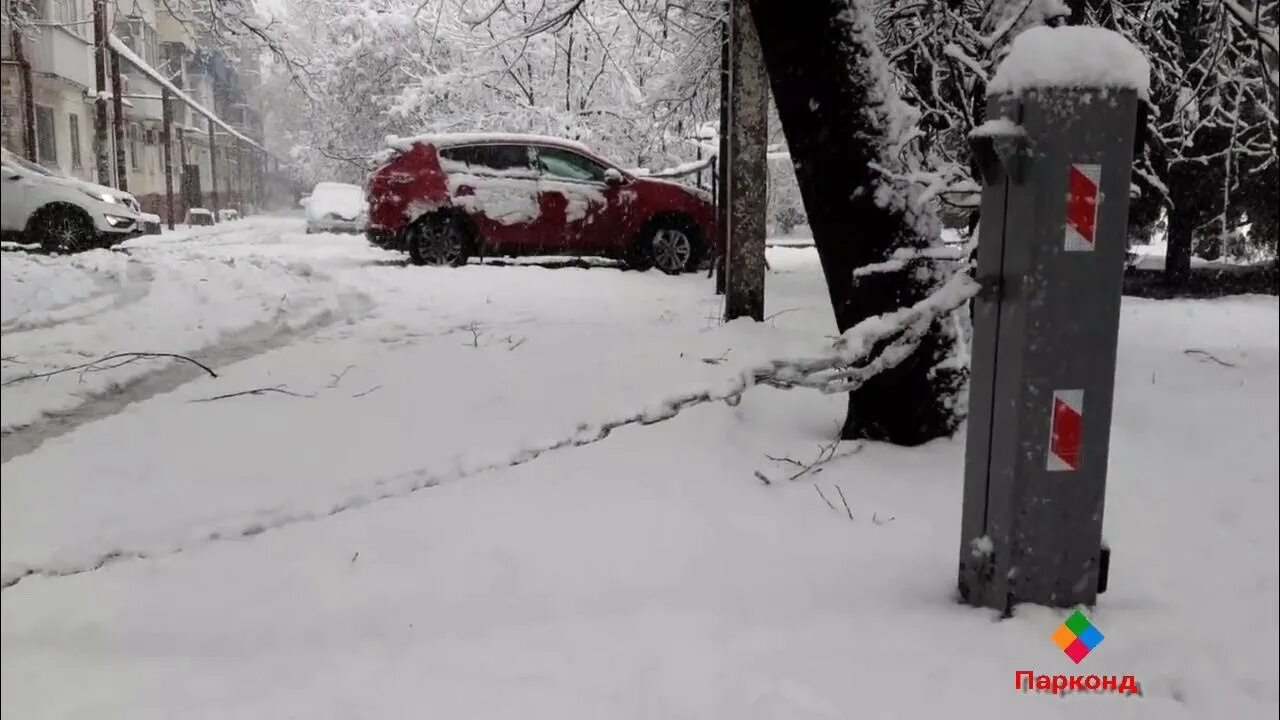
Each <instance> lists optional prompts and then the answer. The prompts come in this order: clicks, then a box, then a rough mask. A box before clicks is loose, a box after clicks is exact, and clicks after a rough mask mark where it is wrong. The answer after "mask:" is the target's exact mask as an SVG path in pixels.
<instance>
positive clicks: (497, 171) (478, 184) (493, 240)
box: [439, 144, 547, 254]
mask: <svg viewBox="0 0 1280 720" xmlns="http://www.w3.org/2000/svg"><path fill="white" fill-rule="evenodd" d="M439 153H440V168H441V169H442V170H444V172H445V175H446V176H447V177H448V186H449V196H450V197H451V198H452V201H453V204H454V206H456V207H459V208H462V209H463V210H464V211H465V212H466V213H467V214H468V215H469V216H470V217H471V219H472V220H473V221H474V222H475V226H476V230H477V231H478V233H479V234H480V237H481V239H482V240H483V242H484V245H485V247H486V249H487V250H488V251H490V252H498V253H513V254H525V253H529V252H535V251H536V250H537V249H538V248H539V247H541V246H542V245H543V244H544V243H545V242H546V240H547V232H546V222H547V221H546V219H545V218H544V217H543V208H542V207H541V203H540V198H539V197H538V173H537V172H536V171H535V170H534V168H533V159H532V156H531V154H530V151H529V148H528V147H527V146H524V145H515V144H480V145H466V146H458V147H444V148H440V151H439Z"/></svg>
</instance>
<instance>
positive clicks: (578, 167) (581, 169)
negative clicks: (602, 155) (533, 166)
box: [538, 147, 605, 182]
mask: <svg viewBox="0 0 1280 720" xmlns="http://www.w3.org/2000/svg"><path fill="white" fill-rule="evenodd" d="M538 170H539V171H541V172H542V174H543V175H548V176H550V177H554V178H558V179H561V180H577V181H579V182H584V181H585V182H604V172H605V167H604V166H603V165H601V164H600V163H598V162H596V161H594V160H591V159H589V158H585V157H583V156H581V155H579V154H578V153H575V152H571V151H569V150H562V149H560V148H549V147H540V148H538Z"/></svg>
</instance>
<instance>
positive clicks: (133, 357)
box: [0, 352, 218, 387]
mask: <svg viewBox="0 0 1280 720" xmlns="http://www.w3.org/2000/svg"><path fill="white" fill-rule="evenodd" d="M157 358H168V359H171V360H182V361H184V362H188V363H191V364H192V365H195V366H196V367H198V368H200V369H201V370H203V371H205V372H207V373H209V377H215V378H216V377H218V373H216V372H214V371H213V369H212V368H210V367H209V366H208V365H205V364H204V363H202V362H200V361H199V360H195V359H193V358H189V357H187V356H186V355H179V354H177V353H156V352H125V353H112V354H110V355H106V356H103V357H100V358H98V359H97V360H91V361H89V362H87V363H81V364H79V365H70V366H68V367H64V368H59V369H58V370H50V371H48V372H39V373H31V374H30V375H19V376H18V377H15V378H9V379H8V380H5V381H4V382H3V383H0V387H9V386H10V385H16V384H18V383H21V382H27V381H28V380H44V379H48V378H51V377H54V376H55V375H62V374H63V373H70V372H80V373H82V374H83V373H85V372H94V371H102V370H112V369H115V368H118V367H120V366H121V365H128V364H129V363H131V362H135V361H137V360H153V359H157ZM114 360H121V361H122V362H115V363H113V364H111V365H109V366H107V367H103V366H102V365H103V363H108V362H111V361H114Z"/></svg>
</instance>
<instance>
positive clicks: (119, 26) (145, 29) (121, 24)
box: [116, 17, 160, 68]
mask: <svg viewBox="0 0 1280 720" xmlns="http://www.w3.org/2000/svg"><path fill="white" fill-rule="evenodd" d="M116 35H119V36H120V39H121V40H123V41H124V44H125V45H128V46H129V49H130V50H132V51H133V52H134V54H136V55H137V56H138V57H140V58H142V59H143V60H145V61H146V63H147V64H148V65H150V66H151V67H153V68H154V67H156V66H157V65H159V64H160V39H159V37H158V36H157V35H156V31H155V28H153V27H151V26H150V25H148V24H147V23H146V21H145V20H143V19H142V18H139V17H121V18H120V19H119V20H117V21H116Z"/></svg>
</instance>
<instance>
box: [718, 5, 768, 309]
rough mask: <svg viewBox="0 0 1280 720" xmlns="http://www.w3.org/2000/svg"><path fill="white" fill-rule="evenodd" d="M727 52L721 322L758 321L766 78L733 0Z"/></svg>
mask: <svg viewBox="0 0 1280 720" xmlns="http://www.w3.org/2000/svg"><path fill="white" fill-rule="evenodd" d="M731 7H732V15H731V17H730V23H731V25H732V27H733V30H732V32H731V33H730V37H731V38H732V42H731V43H730V47H729V54H730V65H729V67H730V68H731V70H730V73H729V163H728V167H729V173H728V176H727V177H726V178H725V187H726V188H727V189H728V193H727V194H728V197H729V213H728V217H729V228H728V231H729V232H728V237H729V248H728V250H729V252H728V255H727V260H726V263H725V276H726V285H725V296H724V298H725V299H724V319H725V320H735V319H737V318H740V317H749V318H751V319H753V320H756V321H761V320H764V277H765V272H764V269H765V268H764V241H765V203H766V202H767V198H766V196H767V193H768V185H769V168H768V153H767V150H768V147H767V146H768V144H769V78H768V76H767V75H766V74H765V71H764V63H763V61H762V59H761V57H760V41H759V39H758V38H757V37H756V33H755V28H754V27H753V26H752V23H751V10H750V8H749V7H748V6H747V2H746V0H733V2H732V3H731Z"/></svg>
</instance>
